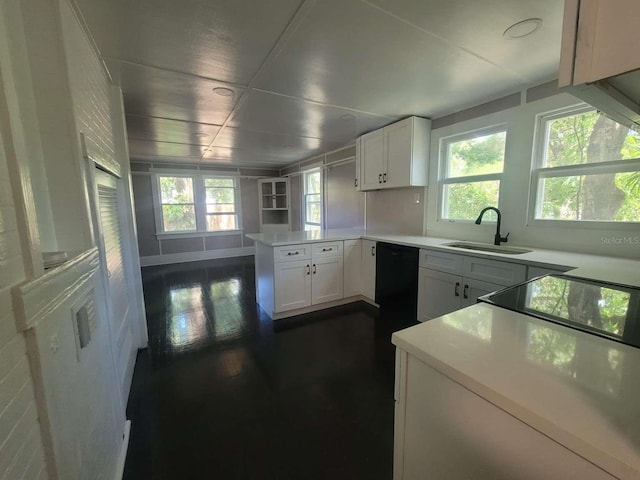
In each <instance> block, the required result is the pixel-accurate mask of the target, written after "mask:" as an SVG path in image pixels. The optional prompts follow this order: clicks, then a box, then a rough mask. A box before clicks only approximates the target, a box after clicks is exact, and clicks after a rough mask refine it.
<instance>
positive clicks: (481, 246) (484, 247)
mask: <svg viewBox="0 0 640 480" xmlns="http://www.w3.org/2000/svg"><path fill="white" fill-rule="evenodd" d="M443 246H445V247H453V248H463V249H465V250H475V251H478V252H490V253H502V254H504V255H522V254H523V253H530V252H531V251H532V250H527V249H526V248H518V247H506V246H503V245H489V244H488V243H471V242H452V243H445V244H443Z"/></svg>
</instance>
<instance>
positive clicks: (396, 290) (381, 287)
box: [376, 242, 420, 320]
mask: <svg viewBox="0 0 640 480" xmlns="http://www.w3.org/2000/svg"><path fill="white" fill-rule="evenodd" d="M419 256H420V251H419V249H417V248H415V247H405V246H403V245H395V244H392V243H384V242H378V243H377V245H376V303H377V304H378V305H380V308H385V309H393V310H396V311H401V312H403V313H406V314H407V316H411V318H412V320H415V319H416V315H417V305H418V261H419Z"/></svg>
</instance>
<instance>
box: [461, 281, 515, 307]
mask: <svg viewBox="0 0 640 480" xmlns="http://www.w3.org/2000/svg"><path fill="white" fill-rule="evenodd" d="M462 280H463V282H462V283H463V285H462V300H461V302H460V306H461V307H462V308H464V307H468V306H469V305H474V304H475V303H476V302H477V301H478V297H481V296H482V295H486V294H488V293H491V292H495V291H496V290H502V289H503V288H504V286H503V285H498V284H497V283H489V282H482V281H480V280H473V279H472V278H463V279H462Z"/></svg>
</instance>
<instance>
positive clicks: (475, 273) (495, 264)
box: [462, 257, 527, 286]
mask: <svg viewBox="0 0 640 480" xmlns="http://www.w3.org/2000/svg"><path fill="white" fill-rule="evenodd" d="M463 258H464V260H463V264H462V269H463V275H464V276H465V277H468V278H474V279H476V280H483V281H485V282H491V283H496V284H498V285H504V286H508V285H513V284H515V283H519V282H523V281H524V280H525V279H526V276H527V267H526V266H525V265H519V264H517V263H509V262H500V261H496V260H487V259H484V258H474V257H463Z"/></svg>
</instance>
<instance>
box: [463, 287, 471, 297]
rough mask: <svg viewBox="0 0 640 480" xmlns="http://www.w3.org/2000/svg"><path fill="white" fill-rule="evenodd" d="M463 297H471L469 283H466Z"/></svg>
mask: <svg viewBox="0 0 640 480" xmlns="http://www.w3.org/2000/svg"><path fill="white" fill-rule="evenodd" d="M462 298H469V285H465V286H464V289H463V290H462Z"/></svg>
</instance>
